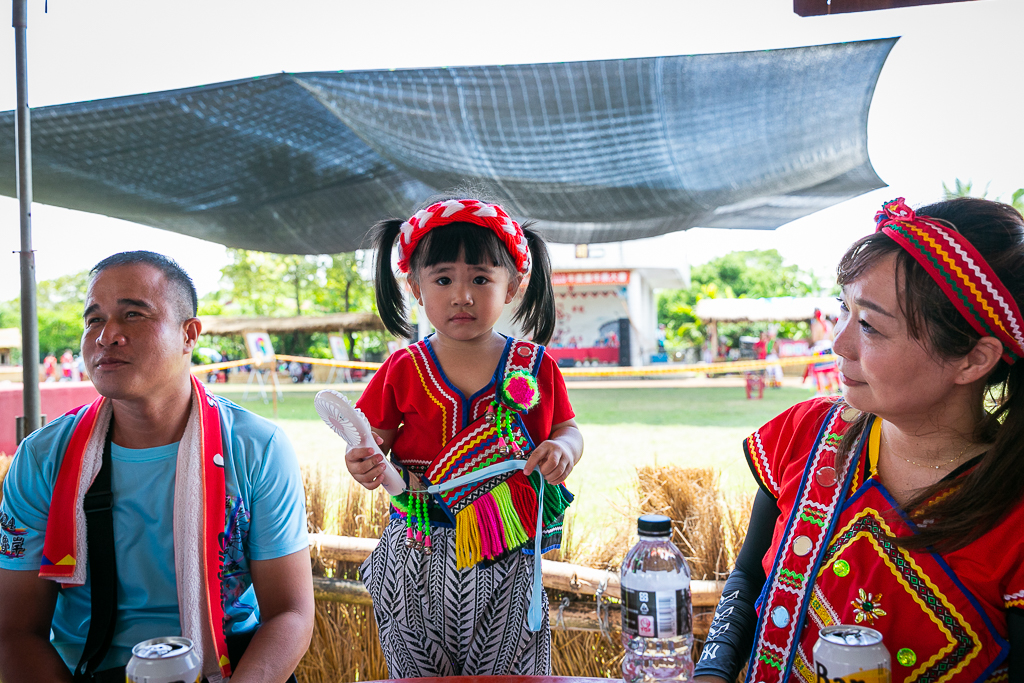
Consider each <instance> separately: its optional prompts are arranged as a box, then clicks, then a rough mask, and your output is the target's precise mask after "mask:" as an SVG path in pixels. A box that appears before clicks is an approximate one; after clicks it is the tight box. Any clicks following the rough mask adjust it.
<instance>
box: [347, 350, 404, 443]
mask: <svg viewBox="0 0 1024 683" xmlns="http://www.w3.org/2000/svg"><path fill="white" fill-rule="evenodd" d="M405 355H406V352H405V351H404V350H402V351H396V352H395V353H393V354H391V355H390V356H388V357H387V359H386V360H385V361H384V364H383V365H381V366H380V369H379V370H377V372H375V373H374V375H373V377H371V378H370V383H369V384H367V385H366V389H365V390H364V391H363V394H362V395H361V396H360V397H359V400H358V401H356V407H357V408H359V409H360V410H362V411H363V414H364V415H366V419H367V420H368V421H369V422H370V426H371V427H375V428H377V429H398V426H399V425H400V424H402V411H401V410H400V409H399V406H398V395H399V393H398V392H399V391H401V387H402V384H401V374H402V373H401V363H400V362H399V360H400V358H401V357H403V356H405Z"/></svg>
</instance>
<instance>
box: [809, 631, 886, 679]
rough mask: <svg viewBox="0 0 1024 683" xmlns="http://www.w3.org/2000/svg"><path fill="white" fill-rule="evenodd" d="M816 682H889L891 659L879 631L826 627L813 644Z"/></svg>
mask: <svg viewBox="0 0 1024 683" xmlns="http://www.w3.org/2000/svg"><path fill="white" fill-rule="evenodd" d="M814 669H815V673H816V674H817V683H831V682H833V681H835V682H836V683H838V682H839V681H842V682H843V683H890V681H891V680H892V660H891V659H890V657H889V650H887V649H886V647H885V644H884V643H883V642H882V634H881V633H879V632H878V631H876V630H875V629H873V628H868V627H866V626H847V625H840V626H826V627H825V628H823V629H821V632H820V633H819V634H818V642H817V643H815V644H814Z"/></svg>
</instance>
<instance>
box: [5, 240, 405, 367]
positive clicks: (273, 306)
mask: <svg viewBox="0 0 1024 683" xmlns="http://www.w3.org/2000/svg"><path fill="white" fill-rule="evenodd" d="M228 256H229V259H230V262H229V263H228V265H226V266H224V267H223V268H222V269H221V271H220V272H221V279H220V288H219V289H218V290H217V291H214V292H210V293H208V294H206V295H204V296H203V297H201V298H200V300H199V315H239V316H273V317H280V316H293V315H323V314H326V313H343V312H366V311H369V312H376V304H375V303H374V297H373V284H372V282H370V280H369V271H368V265H369V264H368V262H367V261H366V254H364V253H363V252H354V253H347V254H328V255H320V256H302V255H293V254H269V253H264V252H258V251H248V250H245V249H229V250H228ZM88 285H89V273H88V271H85V270H83V271H81V272H79V273H74V274H71V275H64V276H61V277H58V278H55V279H53V280H43V281H41V282H39V283H38V284H37V286H36V292H37V314H38V319H39V352H40V362H41V361H42V358H43V357H45V356H46V355H47V354H49V353H53V354H55V355H57V356H60V355H61V354H62V353H63V352H64V351H65V350H66V349H71V351H72V352H74V353H76V354H77V353H79V352H80V348H81V338H82V332H83V329H84V328H83V322H82V307H83V303H84V301H85V293H86V289H87V288H88ZM0 327H18V328H20V327H21V300H20V297H18V298H15V299H11V300H10V301H7V302H4V303H0ZM271 341H272V342H273V343H274V349H275V350H276V351H277V352H278V353H285V354H290V355H295V356H309V357H313V358H328V357H330V348H329V345H328V342H327V335H326V334H324V333H312V334H310V333H303V332H296V333H292V334H283V335H271ZM200 344H201V346H202V347H204V348H213V349H214V350H216V351H218V352H219V353H221V354H222V355H225V356H229V357H231V358H245V357H246V356H247V352H246V349H245V343H244V340H243V339H241V338H240V337H236V336H225V337H211V336H204V337H203V338H202V340H201V342H200ZM346 346H347V347H348V352H349V357H350V358H375V357H380V356H382V355H383V353H384V350H385V348H386V342H385V339H384V337H383V335H382V334H381V333H379V332H360V333H357V334H348V335H346ZM14 356H15V357H14V360H15V362H20V354H18V353H15V354H14Z"/></svg>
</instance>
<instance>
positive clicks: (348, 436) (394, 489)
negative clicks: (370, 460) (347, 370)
mask: <svg viewBox="0 0 1024 683" xmlns="http://www.w3.org/2000/svg"><path fill="white" fill-rule="evenodd" d="M313 405H314V406H315V407H316V412H317V415H319V416H320V418H321V419H322V420H323V421H324V422H326V423H327V426H328V427H330V428H331V429H332V430H333V431H334V433H335V434H337V435H338V436H340V437H341V438H343V439H344V440H345V442H346V443H347V444H348V445H349V447H351V448H372V449H373V450H374V451H375V452H377V453H379V454H380V455H381V456H383V457H384V481H383V482H382V483H383V485H384V490H386V491H387V492H388V493H390V494H391V495H392V496H397V495H398V494H400V493H401V492H402V491H405V482H404V481H403V480H402V475H400V474H399V473H398V470H397V469H395V466H394V465H392V464H391V461H390V460H388V459H387V457H386V456H384V453H383V452H382V451H381V450H380V446H378V445H377V440H376V439H374V438H373V432H372V431H370V423H369V422H367V420H366V416H365V415H363V411H361V410H359V408H356V407H355V406H354V405H352V404H351V403H349V400H348V399H347V398H345V396H344V395H343V394H339V393H338V392H337V391H334V390H333V389H325V390H324V391H321V392H320V393H318V394H317V395H316V398H314V399H313Z"/></svg>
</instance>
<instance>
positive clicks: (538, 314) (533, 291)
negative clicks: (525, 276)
mask: <svg viewBox="0 0 1024 683" xmlns="http://www.w3.org/2000/svg"><path fill="white" fill-rule="evenodd" d="M523 235H524V236H525V237H526V244H527V245H528V246H529V247H530V256H531V259H532V261H533V267H532V269H531V270H530V283H529V284H528V285H527V286H526V294H524V295H523V301H522V303H520V304H519V307H518V308H517V309H516V312H515V315H513V316H512V322H514V323H516V324H518V325H520V326H521V328H522V330H523V332H524V333H525V334H526V335H527V336H529V337H530V338H531V339H532V340H533V341H534V342H536V343H538V344H547V343H548V342H549V341H551V335H552V334H554V332H555V292H554V290H553V289H552V287H551V258H550V257H549V256H548V248H547V245H545V244H544V238H543V237H541V236H540V234H538V233H536V232H534V231H533V230H530V229H528V228H527V227H526V226H524V227H523Z"/></svg>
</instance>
